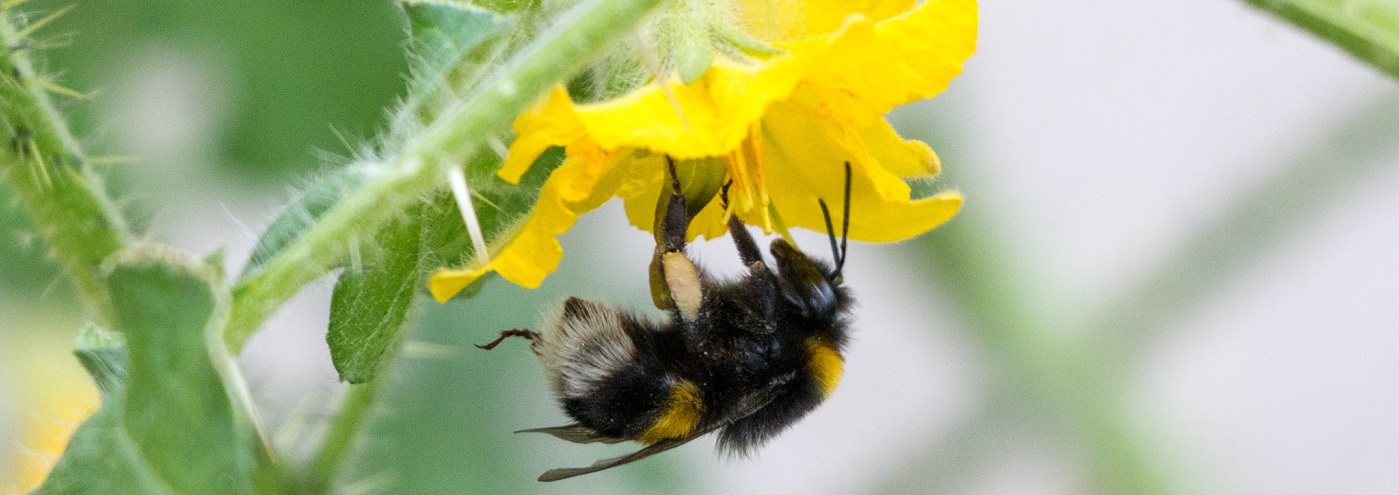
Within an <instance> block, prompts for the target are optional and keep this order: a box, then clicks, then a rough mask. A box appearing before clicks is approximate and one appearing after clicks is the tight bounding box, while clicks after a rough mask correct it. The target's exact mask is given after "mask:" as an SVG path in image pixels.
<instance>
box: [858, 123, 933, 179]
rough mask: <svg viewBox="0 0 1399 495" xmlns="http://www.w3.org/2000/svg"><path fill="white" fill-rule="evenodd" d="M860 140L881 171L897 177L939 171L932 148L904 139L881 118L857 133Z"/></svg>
mask: <svg viewBox="0 0 1399 495" xmlns="http://www.w3.org/2000/svg"><path fill="white" fill-rule="evenodd" d="M860 138H861V139H862V140H863V141H864V142H865V146H866V147H867V148H869V152H870V156H872V157H874V159H875V161H878V162H879V164H880V165H883V166H884V169H885V170H888V171H890V172H893V173H894V174H895V175H898V176H899V177H905V178H907V177H932V176H934V175H937V174H938V173H940V172H942V163H941V162H939V161H938V156H937V155H936V154H934V153H933V149H932V148H929V147H928V145H927V144H925V143H923V142H922V141H918V140H915V139H904V138H901V137H899V133H898V132H895V131H894V127H893V126H890V125H889V122H887V121H885V120H884V119H875V121H874V124H873V125H871V126H869V127H866V128H865V129H863V130H861V131H860Z"/></svg>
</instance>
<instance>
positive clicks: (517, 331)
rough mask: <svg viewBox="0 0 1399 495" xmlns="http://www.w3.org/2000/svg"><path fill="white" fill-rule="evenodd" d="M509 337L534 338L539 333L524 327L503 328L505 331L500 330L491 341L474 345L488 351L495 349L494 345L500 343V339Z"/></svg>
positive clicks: (537, 336)
mask: <svg viewBox="0 0 1399 495" xmlns="http://www.w3.org/2000/svg"><path fill="white" fill-rule="evenodd" d="M510 337H523V338H524V339H525V340H534V339H537V338H539V333H537V332H531V331H529V330H526V329H523V328H512V329H510V330H505V331H503V332H500V336H499V337H496V339H495V340H492V341H490V342H487V343H485V344H477V345H476V347H477V348H479V349H484V350H487V351H489V350H491V349H495V346H498V345H500V343H501V342H502V341H504V340H505V339H508V338H510Z"/></svg>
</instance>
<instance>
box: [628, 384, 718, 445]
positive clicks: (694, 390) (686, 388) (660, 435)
mask: <svg viewBox="0 0 1399 495" xmlns="http://www.w3.org/2000/svg"><path fill="white" fill-rule="evenodd" d="M700 394H701V392H700V389H699V387H696V386H695V384H694V383H691V382H689V381H687V380H679V381H677V382H675V383H674V384H673V385H671V386H670V397H669V398H668V399H667V400H666V403H665V407H664V408H663V409H662V410H661V412H660V415H658V416H657V417H656V422H655V423H652V424H651V427H649V428H647V429H646V431H644V432H642V433H641V435H640V436H638V437H636V440H637V441H638V442H642V443H654V442H658V441H660V440H664V439H667V438H676V437H682V436H685V435H688V434H690V432H692V431H694V429H695V427H696V426H698V425H699V422H700V417H702V416H703V415H704V400H703V399H704V398H703V397H701V396H700Z"/></svg>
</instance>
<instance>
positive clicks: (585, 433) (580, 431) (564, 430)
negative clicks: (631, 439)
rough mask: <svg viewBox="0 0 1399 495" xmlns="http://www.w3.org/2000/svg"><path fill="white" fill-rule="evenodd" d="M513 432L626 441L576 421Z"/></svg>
mask: <svg viewBox="0 0 1399 495" xmlns="http://www.w3.org/2000/svg"><path fill="white" fill-rule="evenodd" d="M515 433H548V434H550V435H553V436H554V437H555V438H558V439H561V440H567V441H570V442H573V443H598V442H601V443H609V444H610V443H619V442H625V441H626V439H624V438H612V437H605V436H602V435H599V434H598V433H597V432H596V431H593V429H592V428H588V427H586V426H583V425H580V424H578V423H573V424H571V425H563V426H548V427H544V428H530V429H528V430H520V431H517V432H515Z"/></svg>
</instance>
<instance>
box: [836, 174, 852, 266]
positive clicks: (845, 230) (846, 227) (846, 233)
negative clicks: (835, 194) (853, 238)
mask: <svg viewBox="0 0 1399 495" xmlns="http://www.w3.org/2000/svg"><path fill="white" fill-rule="evenodd" d="M844 217H845V218H842V219H841V221H840V222H841V224H840V261H837V262H836V276H840V270H841V269H842V268H845V255H847V254H850V250H848V249H846V241H848V240H849V239H850V161H849V160H846V161H845V215H844Z"/></svg>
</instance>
